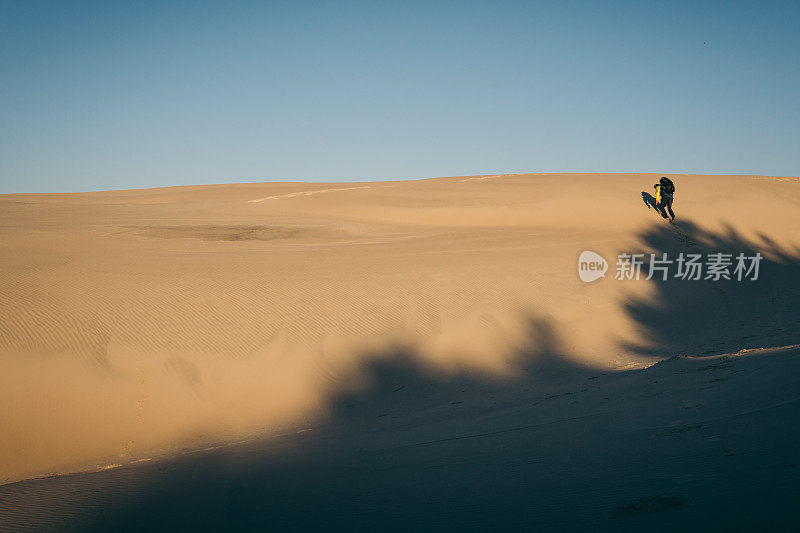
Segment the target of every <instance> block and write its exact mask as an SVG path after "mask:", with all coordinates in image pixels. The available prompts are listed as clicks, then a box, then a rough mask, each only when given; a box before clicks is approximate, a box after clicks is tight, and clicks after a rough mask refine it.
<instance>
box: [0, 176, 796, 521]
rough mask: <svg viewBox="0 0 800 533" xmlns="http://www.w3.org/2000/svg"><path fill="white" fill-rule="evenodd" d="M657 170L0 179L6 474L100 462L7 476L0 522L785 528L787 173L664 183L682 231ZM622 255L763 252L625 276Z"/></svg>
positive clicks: (790, 251) (791, 256)
mask: <svg viewBox="0 0 800 533" xmlns="http://www.w3.org/2000/svg"><path fill="white" fill-rule="evenodd" d="M657 178H658V175H655V174H648V175H631V174H626V175H586V174H564V175H549V174H536V175H513V176H474V177H462V178H442V179H431V180H421V181H413V182H391V183H388V182H381V183H369V184H307V183H306V184H299V183H281V184H240V185H219V186H196V187H174V188H165V189H153V190H136V191H115V192H101V193H83V194H59V195H55V194H54V195H33V194H31V195H4V196H0V249H2V253H0V273H2V276H0V402H2V403H0V406H1V407H0V427H2V428H3V438H2V439H0V480H2V481H3V482H5V483H10V482H14V481H17V480H21V479H24V478H30V477H36V476H42V475H47V474H63V473H67V472H74V471H95V470H97V471H100V472H98V473H95V474H80V475H68V476H63V475H62V476H59V477H51V478H46V479H39V480H33V481H22V482H18V483H12V484H7V485H5V486H3V487H0V523H3V522H5V523H10V524H16V525H18V526H20V527H45V526H49V527H61V526H67V527H90V526H91V527H101V528H102V527H114V528H118V527H123V526H128V527H146V526H147V525H153V524H158V523H164V522H165V521H166V522H167V523H169V524H170V525H171V527H179V526H182V525H183V526H185V527H187V528H194V527H197V526H206V527H225V525H226V524H227V525H236V524H239V525H251V526H253V527H265V526H267V525H270V526H271V527H275V528H277V529H281V530H285V529H292V527H293V526H294V527H297V528H301V529H302V528H303V527H323V526H325V525H331V526H342V527H348V526H361V527H370V528H373V529H375V528H381V527H386V528H391V527H417V528H419V527H429V528H439V527H441V528H453V529H458V528H460V527H464V526H469V525H472V526H480V525H482V526H484V527H491V526H492V524H496V525H498V526H503V527H509V528H516V527H522V526H525V527H527V525H528V524H538V525H540V526H546V527H554V528H555V527H561V526H563V527H574V528H578V529H580V528H586V527H593V525H596V524H598V523H603V524H605V525H604V526H603V527H606V525H607V526H608V527H611V526H613V527H617V528H623V529H624V528H632V530H636V529H638V528H641V527H655V526H658V527H665V528H669V527H672V526H676V525H682V527H683V526H685V525H686V522H685V521H686V520H690V519H691V520H698V519H701V518H702V517H703V516H706V517H708V516H714V517H715V519H717V520H718V521H719V523H720V524H741V523H742V522H740V520H742V519H743V517H744V516H745V515H747V516H750V517H751V518H752V517H754V516H758V517H760V518H759V519H761V520H762V521H763V520H765V519H766V518H764V517H767V516H771V517H772V519H773V520H774V521H776V522H775V523H776V524H780V523H781V520H784V519H786V518H787V517H789V516H792V515H793V514H795V513H796V512H797V511H795V510H794V509H796V508H797V505H796V502H797V501H800V500H798V495H799V493H800V490H799V489H797V488H796V487H798V486H800V484H798V481H800V479H798V472H800V469H798V468H797V464H798V463H800V455H797V454H798V452H797V451H796V450H798V449H800V446H798V445H799V444H800V436H798V434H797V433H798V432H797V430H796V429H795V428H794V426H793V425H791V422H792V420H793V416H794V415H793V413H794V411H795V410H796V409H797V408H798V403H797V402H798V399H800V386H798V380H797V379H795V378H794V377H795V376H797V375H798V374H797V370H798V364H800V363H798V359H797V356H798V350H797V348H795V347H793V346H794V345H796V344H798V343H800V338H798V331H800V276H798V274H800V266H799V265H800V259H798V256H800V253H799V252H798V249H797V248H796V244H797V235H798V234H799V232H798V229H800V217H798V207H800V180H798V179H797V178H768V177H762V176H676V177H674V180H675V182H676V185H677V189H678V192H677V194H676V201H675V211H676V213H677V215H678V217H679V224H678V225H677V226H671V225H668V224H666V223H665V222H663V221H662V220H661V218H660V217H659V216H658V214H657V213H656V212H655V211H654V210H653V209H652V208H651V207H649V206H648V205H647V196H646V195H645V196H643V195H642V193H643V192H645V193H650V192H651V191H652V184H653V183H655V182H656V181H657ZM587 249H588V250H593V251H595V252H598V253H600V254H601V255H603V256H605V257H606V258H607V259H609V261H611V263H612V264H611V271H610V272H609V273H608V274H607V279H605V280H601V281H597V282H594V283H591V284H584V283H582V282H581V281H580V280H579V279H578V276H577V272H576V262H577V258H578V255H579V254H580V252H581V251H583V250H587ZM623 251H625V252H651V251H652V252H659V253H661V252H667V253H669V254H670V255H672V254H677V253H679V252H681V251H683V252H687V253H709V252H717V251H731V252H734V253H738V252H745V253H748V254H750V253H755V252H756V251H759V252H760V253H762V254H763V255H764V256H765V260H764V261H763V262H762V265H761V278H760V279H759V280H758V281H757V282H752V283H750V284H742V283H737V282H735V281H730V282H725V281H722V282H718V283H712V282H704V281H700V282H694V283H690V282H682V281H670V282H666V283H664V282H655V281H644V280H642V281H639V282H633V281H630V282H621V281H615V280H613V279H612V278H613V275H614V265H613V262H614V261H615V259H616V255H617V254H618V253H619V252H623ZM781 347H783V348H781ZM681 354H686V355H689V356H690V357H689V358H679V359H675V358H673V359H669V360H668V361H665V359H667V358H670V357H673V356H677V355H681ZM725 354H727V355H725ZM659 361H663V362H661V363H659V364H657V365H656V366H651V365H653V364H654V363H657V362H659ZM236 443H239V444H236ZM732 485H734V487H733V488H732ZM75 488H80V490H79V491H78V492H77V493H76V492H74V489H75ZM770 491H771V492H770ZM723 492H725V496H724V497H723V496H722V495H721V494H722V493H723ZM792 502H794V504H793V503H792ZM309 510H312V511H309ZM737 513H738V514H737ZM748 513H749V514H748ZM737 517H738V518H737ZM737 520H738V522H737ZM642 521H646V522H642Z"/></svg>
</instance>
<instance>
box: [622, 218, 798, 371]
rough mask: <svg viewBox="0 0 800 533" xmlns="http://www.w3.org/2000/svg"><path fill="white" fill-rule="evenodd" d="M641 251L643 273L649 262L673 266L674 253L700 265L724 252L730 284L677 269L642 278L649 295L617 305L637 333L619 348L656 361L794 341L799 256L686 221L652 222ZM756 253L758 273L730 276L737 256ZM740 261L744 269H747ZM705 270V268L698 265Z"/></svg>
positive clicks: (733, 232) (763, 237)
mask: <svg viewBox="0 0 800 533" xmlns="http://www.w3.org/2000/svg"><path fill="white" fill-rule="evenodd" d="M639 240H640V243H641V249H640V250H639V251H640V252H644V253H645V258H644V259H645V264H644V266H643V268H642V272H643V273H648V272H649V268H650V262H651V261H650V259H651V256H650V255H649V254H650V253H654V254H655V258H656V259H657V260H658V259H663V258H664V255H663V254H667V255H666V257H667V259H668V260H672V261H675V260H676V259H677V258H678V257H679V255H680V254H681V253H683V254H684V256H685V257H687V256H688V254H700V255H701V256H702V261H701V262H703V263H705V264H707V259H708V255H709V254H717V253H723V254H731V256H730V260H731V262H732V265H731V266H730V267H729V269H727V270H728V271H729V274H730V279H725V278H720V279H718V280H714V279H713V277H712V278H711V279H706V278H707V277H708V271H707V268H704V269H703V271H702V273H701V279H700V280H687V279H682V278H680V277H676V276H675V274H677V273H678V270H677V268H678V267H677V264H675V263H672V264H671V265H670V267H669V276H668V279H667V280H666V281H664V280H662V278H661V273H660V272H657V273H656V275H655V276H654V277H653V279H652V280H650V283H651V284H652V287H653V291H654V292H653V293H652V295H650V296H647V297H636V298H634V299H632V300H629V301H628V302H627V303H625V304H624V305H625V309H626V310H627V312H628V313H629V314H630V316H631V317H632V318H633V319H634V320H635V322H636V323H637V324H638V325H639V326H640V329H641V331H642V333H643V334H642V335H639V339H638V340H637V341H634V342H630V341H628V342H623V343H622V344H623V346H624V347H625V348H627V349H630V350H633V351H634V352H636V353H639V354H642V355H652V356H654V357H659V358H663V357H665V356H673V355H678V354H692V355H696V356H697V355H713V354H721V353H731V352H736V351H738V350H743V349H752V348H764V347H772V346H783V345H789V344H796V343H800V253H798V250H797V249H795V250H787V249H785V248H783V247H781V246H779V245H778V244H777V243H775V242H774V241H773V240H772V239H770V238H769V237H767V236H766V235H763V234H762V235H758V239H757V240H751V239H748V238H746V237H744V236H743V235H741V234H740V233H738V232H737V231H736V230H735V229H734V228H733V227H731V226H726V227H725V229H724V230H723V231H722V232H719V233H715V232H712V231H709V230H707V229H704V228H702V227H701V226H699V225H697V224H695V223H693V222H691V221H686V220H681V222H680V223H679V224H677V225H657V226H654V227H652V228H651V229H649V230H647V231H646V232H644V233H642V234H641V235H640V238H639ZM740 253H742V254H744V256H745V257H754V256H756V254H757V253H759V254H761V255H762V256H763V259H761V260H760V262H759V265H758V276H757V278H756V279H753V277H754V276H753V274H752V273H751V274H750V275H749V276H742V278H743V279H742V280H741V281H740V280H738V279H737V277H738V276H737V274H736V273H735V271H734V270H735V267H736V263H737V261H736V257H737V256H738V254H740ZM751 264H752V263H751V262H750V261H748V262H747V263H746V266H747V267H749V266H751ZM704 266H705V265H704Z"/></svg>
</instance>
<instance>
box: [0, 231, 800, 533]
mask: <svg viewBox="0 0 800 533" xmlns="http://www.w3.org/2000/svg"><path fill="white" fill-rule="evenodd" d="M641 245H642V251H644V250H651V251H655V252H657V253H659V254H660V253H668V254H670V255H672V254H676V253H680V252H684V253H701V254H703V253H706V252H709V253H711V252H713V253H716V252H719V251H722V252H726V251H730V252H732V253H739V252H743V253H745V254H751V253H755V252H757V251H758V252H760V253H761V254H762V255H764V256H765V258H764V259H763V260H762V263H761V265H760V278H759V280H758V281H754V282H749V281H748V282H745V281H742V282H737V281H721V282H711V281H684V280H674V279H670V280H669V281H652V285H653V289H654V291H655V294H654V296H653V297H651V298H648V299H636V300H633V301H631V302H629V303H628V304H627V306H626V308H627V311H628V312H629V313H630V315H631V316H632V317H633V318H634V319H635V320H636V321H637V323H638V324H639V325H641V327H642V329H643V331H644V332H645V333H646V335H645V340H642V341H641V342H636V343H635V344H632V345H629V348H631V349H633V350H635V351H637V352H638V353H641V354H648V355H652V356H653V357H660V358H663V357H665V356H670V355H675V354H679V353H691V354H693V355H700V354H704V355H711V354H715V353H725V352H731V351H735V350H738V349H741V348H746V347H756V346H758V347H760V346H764V345H770V346H776V345H786V344H791V343H797V342H798V338H797V335H798V331H800V328H798V325H800V323H799V322H798V321H799V320H800V313H798V311H800V303H798V296H799V294H798V290H799V289H800V277H798V273H800V270H799V269H798V267H799V263H798V259H797V253H790V252H788V251H786V250H783V249H781V248H780V247H778V246H777V245H776V244H775V243H773V242H771V241H770V240H769V239H768V238H767V237H761V238H760V240H759V242H751V241H748V240H747V239H745V238H743V237H742V236H740V235H738V234H737V233H736V232H735V231H734V230H732V229H728V230H727V231H726V232H724V233H721V234H715V233H712V232H708V231H706V230H703V229H702V228H700V227H698V226H696V225H694V224H691V223H687V222H683V223H681V224H680V225H678V226H673V225H663V226H662V225H658V226H654V227H653V228H652V229H650V230H649V231H647V232H646V233H644V234H643V235H642V236H641ZM632 251H635V250H632ZM645 268H646V266H645ZM609 282H613V283H623V282H622V281H613V280H609ZM527 323H528V333H529V334H528V341H527V342H526V343H525V344H524V346H523V347H522V348H520V349H519V350H518V352H517V353H516V356H515V357H514V358H513V360H512V361H511V370H512V372H510V374H509V376H507V377H500V376H494V375H487V374H485V373H481V372H477V371H456V372H448V373H444V372H442V371H440V370H436V369H435V368H432V367H431V366H430V364H429V363H427V362H426V361H425V359H424V357H422V356H421V355H420V354H418V353H416V351H415V350H414V348H413V347H408V346H397V347H394V348H387V349H386V350H384V351H382V352H380V353H367V354H363V357H362V358H361V361H362V363H361V367H360V368H359V369H358V370H357V371H356V372H354V375H353V376H352V377H353V379H352V380H347V381H346V383H344V384H343V385H342V386H341V387H340V388H338V389H337V390H334V391H332V392H331V395H330V398H329V402H328V405H329V408H330V409H329V411H328V412H327V413H325V414H324V416H320V417H319V418H317V419H315V420H312V421H310V422H309V423H308V425H307V426H298V428H296V430H295V431H293V432H290V433H289V434H287V435H284V436H280V437H274V438H270V439H262V440H256V441H253V442H249V443H247V444H239V445H231V446H225V447H221V448H219V449H215V450H205V451H199V452H197V453H191V454H184V455H182V456H179V457H174V458H170V459H163V460H157V461H156V460H154V461H152V462H150V463H143V464H141V465H132V466H126V467H122V468H118V469H115V470H109V471H105V472H99V473H93V474H79V475H72V476H62V477H56V478H50V479H41V480H30V481H24V482H20V483H15V484H12V485H6V486H3V487H0V517H8V516H12V518H13V519H14V524H16V525H19V526H20V527H21V528H22V529H60V528H66V529H80V530H98V531H111V530H113V531H142V530H148V531H149V530H170V531H174V530H181V531H218V530H231V529H233V530H248V531H419V530H425V531H432V530H435V531H463V530H471V531H476V530H478V531H520V530H524V531H537V530H547V531H587V530H616V531H694V530H706V529H707V528H708V524H714V528H715V529H731V530H736V529H751V530H753V529H761V530H768V529H776V528H785V527H787V524H792V523H793V521H795V520H797V519H800V508H799V507H798V506H797V505H796V502H797V501H798V498H800V467H798V465H800V452H798V451H797V450H800V434H799V433H798V429H797V428H796V425H795V424H791V423H788V421H791V420H794V417H795V416H796V414H795V413H796V409H797V407H798V406H800V385H798V381H797V379H795V377H794V376H795V375H796V372H798V371H800V353H795V352H787V353H782V354H778V355H771V354H767V355H760V356H757V357H756V356H754V357H749V358H741V359H735V358H726V359H724V360H723V359H718V360H714V363H713V364H709V361H708V360H705V359H695V358H674V359H670V360H665V361H662V362H660V363H658V364H656V365H654V366H652V367H650V368H648V369H645V370H635V371H619V372H601V371H598V370H596V369H592V368H589V367H585V366H582V365H580V364H577V363H575V362H574V361H573V360H572V359H570V358H567V357H565V356H564V353H565V348H564V346H565V343H564V342H563V341H562V339H561V337H560V334H559V328H558V327H557V326H556V325H555V324H554V323H552V322H551V321H550V320H549V319H547V318H545V317H543V316H541V315H539V314H536V313H530V314H529V316H528V319H527ZM357 378H359V379H357ZM356 381H357V382H358V384H357V385H354V384H353V382H356Z"/></svg>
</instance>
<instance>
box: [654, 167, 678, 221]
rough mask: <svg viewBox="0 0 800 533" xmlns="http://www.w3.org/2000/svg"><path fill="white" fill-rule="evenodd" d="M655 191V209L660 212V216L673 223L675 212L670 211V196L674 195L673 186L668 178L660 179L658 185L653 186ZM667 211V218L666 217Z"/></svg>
mask: <svg viewBox="0 0 800 533" xmlns="http://www.w3.org/2000/svg"><path fill="white" fill-rule="evenodd" d="M653 188H654V189H655V190H656V207H658V210H659V211H661V216H663V217H664V218H669V221H670V222H675V212H674V211H673V210H672V195H673V194H675V184H674V183H672V180H671V179H669V178H668V177H666V176H664V177H662V178H661V179H660V180H659V181H658V183H656V184H655V185H653ZM667 209H669V217H667Z"/></svg>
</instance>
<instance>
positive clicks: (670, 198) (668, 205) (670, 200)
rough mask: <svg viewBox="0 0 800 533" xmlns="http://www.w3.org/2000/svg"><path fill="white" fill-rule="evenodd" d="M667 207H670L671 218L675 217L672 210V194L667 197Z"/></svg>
mask: <svg viewBox="0 0 800 533" xmlns="http://www.w3.org/2000/svg"><path fill="white" fill-rule="evenodd" d="M667 209H669V216H670V218H675V212H674V211H673V210H672V196H670V197H669V198H668V199H667Z"/></svg>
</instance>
